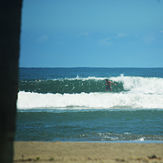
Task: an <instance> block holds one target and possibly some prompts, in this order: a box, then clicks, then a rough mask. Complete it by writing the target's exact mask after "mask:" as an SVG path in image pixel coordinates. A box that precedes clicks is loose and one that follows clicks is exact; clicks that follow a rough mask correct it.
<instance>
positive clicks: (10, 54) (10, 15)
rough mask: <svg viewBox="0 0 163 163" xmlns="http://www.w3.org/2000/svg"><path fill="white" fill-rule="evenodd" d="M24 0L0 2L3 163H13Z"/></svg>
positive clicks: (0, 147) (0, 145)
mask: <svg viewBox="0 0 163 163" xmlns="http://www.w3.org/2000/svg"><path fill="white" fill-rule="evenodd" d="M21 8H22V0H1V2H0V163H11V162H13V140H14V134H15V120H16V100H17V90H18V60H19V46H20V26H21Z"/></svg>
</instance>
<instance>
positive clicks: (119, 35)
mask: <svg viewBox="0 0 163 163" xmlns="http://www.w3.org/2000/svg"><path fill="white" fill-rule="evenodd" d="M126 36H127V34H126V33H117V35H116V38H123V37H126Z"/></svg>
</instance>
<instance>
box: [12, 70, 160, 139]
mask: <svg viewBox="0 0 163 163" xmlns="http://www.w3.org/2000/svg"><path fill="white" fill-rule="evenodd" d="M105 79H109V80H111V81H112V82H114V83H116V85H113V86H112V92H110V91H106V89H105ZM17 106H18V114H17V132H16V137H15V139H16V140H18V141H19V140H22V141H31V140H34V141H58V140H59V141H93V142H95V141H100V142H117V141H118V142H124V141H125V142H126V141H127V142H163V69H162V68H154V69H151V68H150V69H142V68H21V69H20V80H19V94H18V102H17Z"/></svg>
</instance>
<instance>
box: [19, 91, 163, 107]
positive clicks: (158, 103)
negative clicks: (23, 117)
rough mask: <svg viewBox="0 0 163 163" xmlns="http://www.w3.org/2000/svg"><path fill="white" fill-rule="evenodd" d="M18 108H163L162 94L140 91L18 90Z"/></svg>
mask: <svg viewBox="0 0 163 163" xmlns="http://www.w3.org/2000/svg"><path fill="white" fill-rule="evenodd" d="M17 106H18V109H31V108H54V109H57V108H60V109H61V108H66V109H72V108H73V107H74V108H75V107H84V108H87V109H89V108H90V109H93V108H98V109H109V108H112V109H113V108H118V109H120V108H127V109H136V108H141V109H143V108H144V109H155V108H158V109H163V95H159V94H142V93H131V92H128V93H80V94H63V95H62V94H50V93H48V94H40V93H31V92H19V94H18V101H17Z"/></svg>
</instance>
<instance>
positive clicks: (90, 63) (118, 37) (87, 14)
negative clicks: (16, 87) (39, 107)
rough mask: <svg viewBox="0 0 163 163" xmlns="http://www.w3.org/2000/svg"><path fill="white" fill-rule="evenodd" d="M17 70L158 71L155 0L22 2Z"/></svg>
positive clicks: (161, 47)
mask: <svg viewBox="0 0 163 163" xmlns="http://www.w3.org/2000/svg"><path fill="white" fill-rule="evenodd" d="M22 13H23V15H22V34H21V57H20V67H163V2H162V1H161V0H160V1H159V0H24V3H23V9H22Z"/></svg>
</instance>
